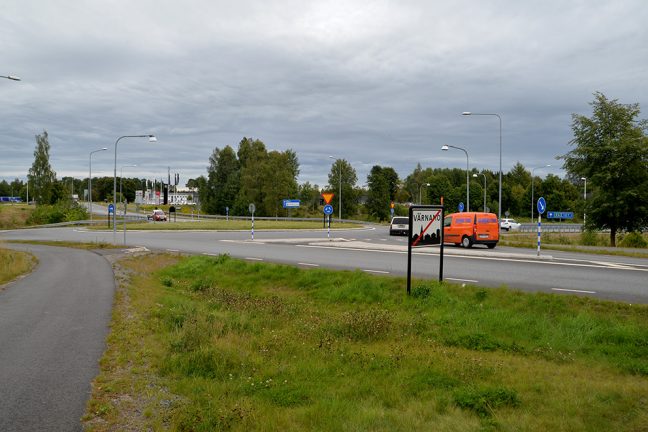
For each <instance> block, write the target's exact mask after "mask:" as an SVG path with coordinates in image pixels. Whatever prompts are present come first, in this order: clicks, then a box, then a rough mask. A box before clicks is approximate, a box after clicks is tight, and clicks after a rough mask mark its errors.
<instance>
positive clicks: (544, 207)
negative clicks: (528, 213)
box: [538, 197, 547, 214]
mask: <svg viewBox="0 0 648 432" xmlns="http://www.w3.org/2000/svg"><path fill="white" fill-rule="evenodd" d="M545 210H547V202H546V201H545V199H544V197H540V198H538V213H539V214H544V212H545Z"/></svg>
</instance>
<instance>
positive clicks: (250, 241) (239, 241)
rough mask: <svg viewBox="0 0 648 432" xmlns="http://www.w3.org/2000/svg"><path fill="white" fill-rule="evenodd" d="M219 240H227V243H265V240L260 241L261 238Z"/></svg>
mask: <svg viewBox="0 0 648 432" xmlns="http://www.w3.org/2000/svg"><path fill="white" fill-rule="evenodd" d="M218 241H222V242H225V243H238V244H247V245H249V244H265V243H264V242H262V241H259V240H218Z"/></svg>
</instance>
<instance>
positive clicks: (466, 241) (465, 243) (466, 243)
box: [461, 236, 472, 249]
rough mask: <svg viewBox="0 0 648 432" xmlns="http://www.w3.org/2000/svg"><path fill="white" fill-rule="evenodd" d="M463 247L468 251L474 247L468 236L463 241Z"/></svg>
mask: <svg viewBox="0 0 648 432" xmlns="http://www.w3.org/2000/svg"><path fill="white" fill-rule="evenodd" d="M461 246H463V247H465V248H466V249H468V248H471V247H472V240H471V239H470V237H468V236H464V238H462V239H461Z"/></svg>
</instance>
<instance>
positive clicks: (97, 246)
mask: <svg viewBox="0 0 648 432" xmlns="http://www.w3.org/2000/svg"><path fill="white" fill-rule="evenodd" d="M11 242H12V243H23V244H40V245H45V246H58V247H69V248H75V249H85V250H92V249H122V248H123V247H124V246H119V245H113V244H112V243H103V242H86V243H83V242H72V241H63V240H11Z"/></svg>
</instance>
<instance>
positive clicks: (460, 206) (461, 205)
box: [459, 202, 464, 212]
mask: <svg viewBox="0 0 648 432" xmlns="http://www.w3.org/2000/svg"><path fill="white" fill-rule="evenodd" d="M459 211H460V212H462V211H464V203H462V202H460V203H459Z"/></svg>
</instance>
